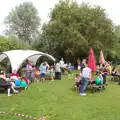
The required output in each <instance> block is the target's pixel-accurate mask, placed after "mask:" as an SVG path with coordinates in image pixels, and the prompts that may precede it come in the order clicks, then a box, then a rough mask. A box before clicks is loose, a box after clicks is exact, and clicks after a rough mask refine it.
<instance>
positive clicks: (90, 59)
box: [88, 48, 96, 72]
mask: <svg viewBox="0 0 120 120" xmlns="http://www.w3.org/2000/svg"><path fill="white" fill-rule="evenodd" d="M88 67H89V68H90V69H91V70H92V72H96V61H95V56H94V52H93V49H92V48H90V51H89V57H88Z"/></svg>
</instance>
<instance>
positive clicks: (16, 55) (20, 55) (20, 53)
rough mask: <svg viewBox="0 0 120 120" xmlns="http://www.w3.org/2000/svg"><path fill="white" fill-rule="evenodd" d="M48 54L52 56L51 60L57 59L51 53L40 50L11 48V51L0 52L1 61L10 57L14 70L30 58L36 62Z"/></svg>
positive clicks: (49, 56)
mask: <svg viewBox="0 0 120 120" xmlns="http://www.w3.org/2000/svg"><path fill="white" fill-rule="evenodd" d="M42 56H46V57H48V58H50V59H51V60H53V61H55V58H54V57H52V56H51V55H49V54H46V53H43V52H39V51H34V50H10V51H5V52H3V53H1V54H0V62H1V61H3V60H4V59H5V58H7V57H8V59H9V60H10V64H11V68H12V71H13V70H17V71H18V70H19V68H20V66H21V65H22V63H23V62H24V61H25V60H27V59H28V60H30V61H33V63H34V64H35V63H36V62H37V60H38V59H39V58H40V57H42Z"/></svg>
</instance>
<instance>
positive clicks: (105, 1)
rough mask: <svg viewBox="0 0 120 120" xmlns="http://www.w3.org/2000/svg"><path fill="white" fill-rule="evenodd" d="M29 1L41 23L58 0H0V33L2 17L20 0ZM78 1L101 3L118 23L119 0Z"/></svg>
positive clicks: (78, 0) (119, 14)
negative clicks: (37, 13)
mask: <svg viewBox="0 0 120 120" xmlns="http://www.w3.org/2000/svg"><path fill="white" fill-rule="evenodd" d="M25 1H31V2H33V4H34V5H35V7H36V8H37V9H38V12H39V16H40V18H41V19H42V23H43V22H45V21H47V20H48V14H49V12H50V8H53V7H54V6H55V4H56V3H58V1H59V0H1V2H0V34H3V30H4V29H5V26H4V24H3V23H4V18H5V17H6V16H7V15H8V13H9V12H10V11H11V9H12V8H14V7H15V6H16V5H19V4H20V3H22V2H25ZM76 1H77V2H78V3H82V2H88V3H91V4H95V5H101V6H102V7H103V8H105V9H106V12H107V14H108V16H109V17H110V18H111V19H112V20H113V22H114V23H115V24H120V1H119V0H76Z"/></svg>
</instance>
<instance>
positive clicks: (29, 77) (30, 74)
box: [26, 61, 33, 82]
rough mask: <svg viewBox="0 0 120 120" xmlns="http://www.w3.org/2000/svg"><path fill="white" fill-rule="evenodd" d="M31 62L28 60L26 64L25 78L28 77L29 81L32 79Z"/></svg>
mask: <svg viewBox="0 0 120 120" xmlns="http://www.w3.org/2000/svg"><path fill="white" fill-rule="evenodd" d="M32 70H33V68H32V62H31V61H28V64H27V66H26V78H27V79H29V80H30V81H31V82H32V81H33V78H32Z"/></svg>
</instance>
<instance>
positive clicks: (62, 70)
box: [60, 58, 65, 74]
mask: <svg viewBox="0 0 120 120" xmlns="http://www.w3.org/2000/svg"><path fill="white" fill-rule="evenodd" d="M60 68H61V72H62V74H64V72H65V68H64V60H63V58H62V59H61V60H60Z"/></svg>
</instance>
